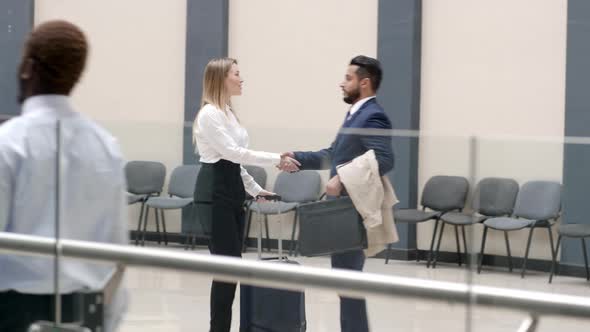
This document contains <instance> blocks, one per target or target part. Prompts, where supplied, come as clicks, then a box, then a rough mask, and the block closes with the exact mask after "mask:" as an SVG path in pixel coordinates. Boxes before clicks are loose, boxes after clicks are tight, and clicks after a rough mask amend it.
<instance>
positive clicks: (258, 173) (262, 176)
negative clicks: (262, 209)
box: [244, 165, 267, 188]
mask: <svg viewBox="0 0 590 332" xmlns="http://www.w3.org/2000/svg"><path fill="white" fill-rule="evenodd" d="M244 168H245V169H246V171H248V174H250V175H251V176H252V177H253V178H254V181H256V183H258V184H259V185H260V186H261V187H262V188H264V187H266V180H267V175H266V170H265V169H264V168H262V167H260V166H252V165H244Z"/></svg>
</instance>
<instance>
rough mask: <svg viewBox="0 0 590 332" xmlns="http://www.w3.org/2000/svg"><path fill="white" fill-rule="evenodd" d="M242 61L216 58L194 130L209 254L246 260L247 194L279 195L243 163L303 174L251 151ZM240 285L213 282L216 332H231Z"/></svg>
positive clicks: (287, 162)
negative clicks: (244, 119)
mask: <svg viewBox="0 0 590 332" xmlns="http://www.w3.org/2000/svg"><path fill="white" fill-rule="evenodd" d="M242 83H243V81H242V78H241V77H240V71H239V67H238V63H237V61H236V60H234V59H230V58H216V59H212V60H211V61H210V62H209V63H208V64H207V66H206V68H205V73H204V78H203V97H202V103H201V109H200V110H199V112H198V114H197V117H196V119H195V122H194V127H193V138H194V142H195V143H196V148H197V151H198V154H199V155H200V161H201V171H200V172H199V176H198V178H197V183H196V187H195V188H196V189H195V204H196V211H197V216H198V218H199V219H200V221H201V223H205V224H208V225H211V240H210V245H209V250H210V251H211V253H212V254H215V255H225V256H234V257H241V255H242V254H241V252H242V236H243V232H244V224H243V220H244V208H243V207H244V201H245V199H246V192H248V194H250V195H251V196H252V197H264V196H269V195H273V193H271V192H268V191H266V190H264V189H262V188H261V187H260V186H259V185H258V184H257V183H256V182H255V181H254V179H253V178H252V176H250V175H249V174H248V172H247V171H246V169H244V167H242V166H241V165H242V164H246V165H258V166H277V167H280V168H281V169H284V170H286V171H291V172H292V171H297V170H298V165H299V163H298V162H297V161H296V160H294V159H293V158H291V157H289V156H283V157H281V155H280V154H278V153H269V152H261V151H253V150H249V149H248V133H247V131H246V129H244V127H242V125H241V124H240V122H239V120H238V118H237V117H236V115H235V113H234V110H233V109H232V106H231V97H233V96H239V95H241V94H242ZM235 290H236V284H235V283H226V282H218V281H213V284H212V286H211V321H210V331H212V332H222V331H223V332H229V331H230V327H231V317H232V303H233V300H234V295H235Z"/></svg>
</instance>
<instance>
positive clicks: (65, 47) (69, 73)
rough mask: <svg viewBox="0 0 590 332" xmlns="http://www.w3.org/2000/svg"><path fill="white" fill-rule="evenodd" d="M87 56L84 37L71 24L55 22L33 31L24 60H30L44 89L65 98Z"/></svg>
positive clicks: (82, 69)
mask: <svg viewBox="0 0 590 332" xmlns="http://www.w3.org/2000/svg"><path fill="white" fill-rule="evenodd" d="M87 54H88V43H87V41H86V37H85V36H84V33H83V32H82V31H81V30H80V29H79V28H78V27H77V26H75V25H74V24H72V23H69V22H66V21H61V20H56V21H49V22H46V23H43V24H41V25H39V26H38V27H36V28H35V29H34V31H33V32H32V33H31V35H30V37H29V39H28V40H27V43H26V46H25V55H24V56H25V57H26V58H29V59H32V60H33V63H35V65H36V70H35V72H36V73H37V74H38V75H39V79H40V81H41V83H42V84H43V86H44V87H45V88H46V89H50V90H52V91H57V92H66V93H68V94H69V93H70V91H71V90H72V89H73V88H74V86H75V85H76V83H77V82H78V80H79V79H80V76H81V75H82V72H83V71H84V67H85V65H86V57H87Z"/></svg>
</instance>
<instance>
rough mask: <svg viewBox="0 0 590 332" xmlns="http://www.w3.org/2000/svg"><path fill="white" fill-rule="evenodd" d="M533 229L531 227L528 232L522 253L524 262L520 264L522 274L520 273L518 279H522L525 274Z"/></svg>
mask: <svg viewBox="0 0 590 332" xmlns="http://www.w3.org/2000/svg"><path fill="white" fill-rule="evenodd" d="M534 230H535V227H531V231H530V232H529V239H528V241H527V243H526V251H525V253H524V261H523V262H522V272H521V273H520V277H521V278H524V273H525V272H526V263H527V260H528V258H529V251H530V250H531V241H532V239H533V231H534Z"/></svg>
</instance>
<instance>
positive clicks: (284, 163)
mask: <svg viewBox="0 0 590 332" xmlns="http://www.w3.org/2000/svg"><path fill="white" fill-rule="evenodd" d="M299 166H301V163H299V162H298V161H297V160H295V154H294V153H293V152H285V153H283V154H281V162H280V163H279V164H278V165H277V168H278V169H280V170H281V171H283V172H289V173H293V172H298V171H299Z"/></svg>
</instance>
